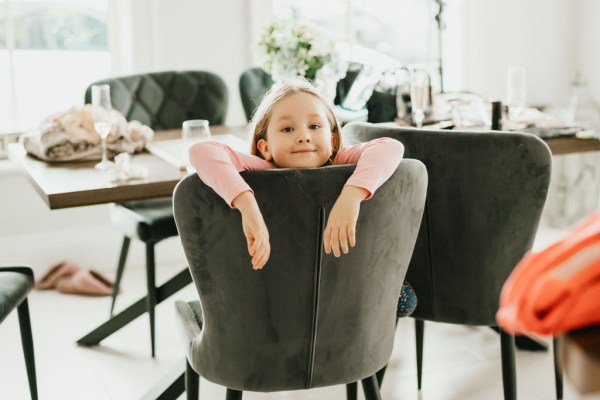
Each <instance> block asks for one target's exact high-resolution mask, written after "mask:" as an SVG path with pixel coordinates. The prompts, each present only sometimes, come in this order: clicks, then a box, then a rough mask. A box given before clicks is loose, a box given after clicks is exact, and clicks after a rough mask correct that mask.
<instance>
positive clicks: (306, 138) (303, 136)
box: [296, 129, 311, 143]
mask: <svg viewBox="0 0 600 400" xmlns="http://www.w3.org/2000/svg"><path fill="white" fill-rule="evenodd" d="M310 141H311V135H310V131H309V130H308V129H306V130H303V131H302V132H300V133H299V134H298V136H297V137H296V142H297V143H310Z"/></svg>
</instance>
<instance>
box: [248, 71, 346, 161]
mask: <svg viewBox="0 0 600 400" xmlns="http://www.w3.org/2000/svg"><path fill="white" fill-rule="evenodd" d="M298 93H307V94H310V95H312V96H314V98H315V99H316V100H318V101H320V102H321V104H322V105H323V107H324V108H325V112H326V114H327V122H329V126H331V148H332V152H331V157H330V158H329V161H328V162H327V164H331V163H332V162H333V159H334V158H335V156H336V155H337V153H338V150H339V149H340V148H341V147H342V135H341V127H340V124H339V122H338V120H337V118H336V117H335V114H334V113H333V108H332V106H331V104H330V103H329V102H328V101H327V100H326V99H325V98H324V97H323V95H322V94H321V93H319V91H318V90H317V88H315V86H314V85H313V84H312V83H311V82H310V81H309V80H307V79H305V78H301V77H298V78H293V79H289V80H286V81H283V82H278V83H275V84H273V86H271V88H270V89H269V90H268V91H267V93H266V94H265V96H264V97H263V99H262V101H261V102H260V104H259V106H258V108H257V109H256V111H255V112H254V115H253V116H252V120H251V121H250V132H252V147H251V148H250V152H251V153H252V154H254V155H255V156H258V157H260V158H262V159H264V156H263V155H262V154H261V152H260V151H259V150H258V147H257V143H258V141H259V140H260V139H264V140H267V127H268V126H269V122H270V120H271V112H272V111H273V106H274V105H275V104H277V103H278V102H279V101H281V100H283V99H285V98H286V97H288V96H291V95H293V94H298Z"/></svg>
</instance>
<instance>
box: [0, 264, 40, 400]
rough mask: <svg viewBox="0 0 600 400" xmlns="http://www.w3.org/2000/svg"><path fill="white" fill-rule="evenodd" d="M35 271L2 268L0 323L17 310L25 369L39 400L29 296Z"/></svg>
mask: <svg viewBox="0 0 600 400" xmlns="http://www.w3.org/2000/svg"><path fill="white" fill-rule="evenodd" d="M33 285H34V280H33V271H32V270H31V268H29V267H0V323H2V321H4V319H5V318H6V317H7V316H8V314H10V313H11V312H12V311H13V310H14V309H15V308H16V309H17V314H18V317H19V328H20V329H21V344H22V345H23V354H24V355H25V368H26V369H27V378H28V380H29V392H30V393H31V398H32V399H33V400H37V398H38V392H37V379H36V375H35V356H34V352H33V335H32V334H31V321H30V319H29V303H28V302H27V295H28V294H29V292H30V291H31V289H33Z"/></svg>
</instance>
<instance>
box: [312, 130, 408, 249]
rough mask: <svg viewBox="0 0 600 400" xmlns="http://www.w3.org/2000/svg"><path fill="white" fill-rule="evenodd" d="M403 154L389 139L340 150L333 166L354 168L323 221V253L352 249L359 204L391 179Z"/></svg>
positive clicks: (394, 142) (398, 145)
mask: <svg viewBox="0 0 600 400" xmlns="http://www.w3.org/2000/svg"><path fill="white" fill-rule="evenodd" d="M403 155H404V146H403V145H402V143H400V142H399V141H397V140H394V139H390V138H379V139H375V140H372V141H370V142H368V143H362V144H358V145H356V146H352V147H349V148H344V149H340V151H339V152H338V154H337V156H336V158H335V160H334V164H353V163H356V169H355V170H354V173H353V174H352V176H351V177H350V178H349V179H348V181H347V182H346V185H345V186H344V189H342V192H341V193H340V195H339V197H338V199H337V200H336V202H335V204H334V205H333V208H332V209H331V213H330V214H329V218H328V219H327V226H326V227H325V232H324V234H323V246H324V249H325V252H326V253H327V254H329V253H331V251H333V254H334V255H335V256H336V257H339V256H340V255H341V253H344V254H346V253H348V251H349V247H354V245H355V244H356V235H355V230H356V221H357V220H358V214H359V212H360V203H361V202H362V201H363V200H365V199H369V198H371V197H372V196H373V193H375V191H376V190H377V189H378V188H379V187H380V186H381V185H382V184H383V183H384V182H385V181H387V180H388V179H389V178H390V176H392V174H393V173H394V171H395V170H396V168H397V167H398V164H400V161H401V160H402V156H403ZM340 250H341V253H340Z"/></svg>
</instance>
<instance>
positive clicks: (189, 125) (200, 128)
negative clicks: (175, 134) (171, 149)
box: [181, 119, 211, 171]
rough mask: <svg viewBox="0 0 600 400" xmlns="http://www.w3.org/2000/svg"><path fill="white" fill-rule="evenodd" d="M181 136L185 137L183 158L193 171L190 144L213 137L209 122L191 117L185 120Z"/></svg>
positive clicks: (189, 169) (188, 167)
mask: <svg viewBox="0 0 600 400" xmlns="http://www.w3.org/2000/svg"><path fill="white" fill-rule="evenodd" d="M181 138H182V139H183V158H184V160H185V162H186V166H187V169H188V171H191V166H190V160H189V155H188V151H189V149H190V146H191V145H193V144H194V143H195V142H198V141H205V140H209V139H210V138H211V134H210V128H209V122H208V120H205V119H190V120H187V121H183V125H182V126H181Z"/></svg>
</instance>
